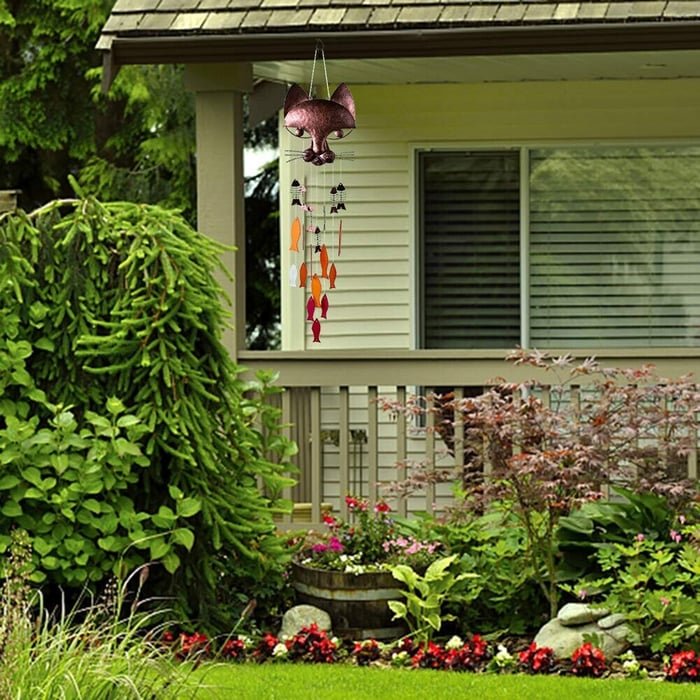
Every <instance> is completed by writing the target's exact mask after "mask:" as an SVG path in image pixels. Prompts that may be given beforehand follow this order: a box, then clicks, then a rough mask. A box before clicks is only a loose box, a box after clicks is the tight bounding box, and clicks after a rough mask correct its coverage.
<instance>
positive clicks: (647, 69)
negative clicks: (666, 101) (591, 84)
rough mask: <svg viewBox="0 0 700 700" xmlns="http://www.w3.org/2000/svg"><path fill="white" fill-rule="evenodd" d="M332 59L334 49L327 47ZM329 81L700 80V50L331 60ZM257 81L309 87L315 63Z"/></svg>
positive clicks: (264, 72)
mask: <svg viewBox="0 0 700 700" xmlns="http://www.w3.org/2000/svg"><path fill="white" fill-rule="evenodd" d="M327 53H329V54H331V55H332V44H331V45H329V46H328V47H327ZM326 64H327V67H328V75H329V79H330V80H331V81H332V82H338V81H340V80H342V81H344V82H346V83H348V84H350V85H359V84H402V83H403V84H406V83H472V82H502V81H505V82H519V81H526V80H527V81H531V80H598V79H644V78H657V79H658V78H696V77H700V50H696V51H691V50H684V51H630V52H625V53H619V52H614V53H612V52H604V53H564V54H534V55H533V54H525V55H508V56H502V55H501V56H450V57H444V56H441V57H423V58H375V59H352V58H351V59H343V60H332V59H331V60H327V62H326ZM253 74H254V75H255V77H256V78H260V79H264V80H271V81H278V82H284V83H295V82H296V83H300V84H302V85H303V84H305V83H306V82H308V80H309V75H310V74H311V61H309V60H304V61H260V62H258V63H255V64H254V65H253Z"/></svg>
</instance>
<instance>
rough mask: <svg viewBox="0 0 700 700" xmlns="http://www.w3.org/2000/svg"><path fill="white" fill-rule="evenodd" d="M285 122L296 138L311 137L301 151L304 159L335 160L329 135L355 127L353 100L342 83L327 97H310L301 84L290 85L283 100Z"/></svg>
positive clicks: (322, 162) (342, 133) (316, 161)
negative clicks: (330, 146) (309, 142)
mask: <svg viewBox="0 0 700 700" xmlns="http://www.w3.org/2000/svg"><path fill="white" fill-rule="evenodd" d="M284 125H285V126H286V127H287V129H288V130H289V131H290V132H291V133H292V134H294V136H298V137H299V138H310V139H311V145H310V146H309V148H307V149H306V150H305V151H304V152H303V153H302V158H303V159H304V160H305V161H306V162H307V163H313V164H314V165H325V164H326V163H332V162H333V161H334V160H335V153H334V152H333V151H332V150H331V149H330V148H329V146H328V138H329V137H335V138H339V139H342V138H343V137H344V136H345V135H346V131H347V130H348V129H354V128H355V101H354V100H353V98H352V94H351V93H350V89H349V88H348V86H347V85H346V84H345V83H340V85H338V87H337V88H336V89H335V92H334V93H333V94H332V95H331V98H330V100H321V99H312V98H310V97H309V95H308V93H307V92H306V90H304V88H302V87H300V86H299V85H292V87H291V88H290V89H289V92H288V93H287V97H286V99H285V101H284Z"/></svg>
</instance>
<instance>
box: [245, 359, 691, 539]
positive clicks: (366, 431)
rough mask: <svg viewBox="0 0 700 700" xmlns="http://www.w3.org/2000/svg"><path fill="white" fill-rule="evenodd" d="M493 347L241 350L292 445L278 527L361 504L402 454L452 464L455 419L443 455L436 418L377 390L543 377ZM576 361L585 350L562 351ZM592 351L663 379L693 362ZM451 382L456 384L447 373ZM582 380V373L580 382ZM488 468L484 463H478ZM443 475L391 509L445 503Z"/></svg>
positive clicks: (398, 470)
mask: <svg viewBox="0 0 700 700" xmlns="http://www.w3.org/2000/svg"><path fill="white" fill-rule="evenodd" d="M506 354H507V353H506V351H501V350H489V351H483V350H479V351H477V350H459V351H453V350H381V351H315V352H314V353H313V355H312V356H311V355H310V354H309V353H308V352H301V351H268V352H264V351H263V352H261V351H240V352H239V362H240V364H241V365H242V366H244V367H245V368H246V372H245V374H244V375H243V376H244V377H245V376H247V377H249V378H252V376H253V375H254V374H255V372H256V371H258V370H261V369H264V370H270V369H273V370H275V371H276V372H278V373H279V380H278V382H277V383H278V385H279V386H281V387H283V388H284V393H282V395H281V399H280V401H281V409H282V422H283V423H284V425H285V431H286V435H287V436H288V437H290V438H291V439H293V440H295V441H296V442H297V444H298V446H299V453H298V454H297V455H296V456H295V458H294V460H293V461H294V464H295V466H296V467H297V469H298V470H299V473H298V475H297V479H298V484H297V486H296V487H294V488H293V489H289V490H288V491H287V493H285V494H284V495H285V497H286V498H290V499H292V500H293V502H294V503H295V504H296V509H295V513H294V514H293V515H291V516H287V517H285V518H284V520H283V523H282V525H283V527H289V528H298V527H300V526H303V527H314V526H318V525H319V524H320V522H321V513H322V508H328V507H330V508H331V509H332V510H333V512H334V513H336V514H340V515H341V516H343V517H346V516H347V511H346V506H345V502H344V496H345V495H346V494H349V493H352V494H355V495H363V496H365V497H367V498H368V499H369V500H370V502H374V501H376V499H377V498H379V497H381V496H382V493H383V487H384V486H386V485H387V484H389V483H390V482H392V481H395V480H401V479H404V478H405V469H404V468H403V467H401V466H398V465H401V464H402V463H405V462H406V461H409V462H412V463H417V462H420V461H423V460H425V461H426V463H429V464H431V465H433V467H434V468H437V469H446V468H449V467H461V466H462V464H461V462H462V459H463V458H462V455H463V449H462V445H463V440H464V430H463V428H464V426H463V425H460V423H459V422H458V421H457V422H456V425H455V432H454V445H453V449H452V451H451V454H450V453H448V451H447V450H446V446H445V443H444V442H443V440H442V439H441V438H440V436H439V435H438V434H437V432H436V431H434V430H432V428H434V427H435V416H434V414H433V413H430V412H428V413H427V415H426V416H425V422H424V424H422V425H418V424H414V425H411V423H410V422H408V421H406V420H405V419H404V418H403V417H402V416H399V417H398V418H397V416H396V415H394V414H392V413H391V412H385V411H382V410H381V408H380V406H379V405H378V403H377V398H378V397H382V396H383V397H390V398H391V399H394V400H396V401H398V402H404V401H405V400H406V398H407V397H408V396H410V395H411V394H413V393H415V392H416V391H419V392H420V393H421V394H424V395H425V394H429V393H430V391H431V390H432V389H433V388H435V387H440V391H442V392H445V390H446V389H447V390H449V389H450V388H452V389H453V390H454V394H455V398H457V399H459V398H460V397H462V396H463V395H464V391H465V389H464V388H465V387H469V388H483V387H486V386H488V385H489V384H494V383H500V382H503V381H505V382H522V381H525V380H528V379H538V380H540V381H542V382H545V381H547V379H548V376H549V377H551V375H548V376H547V375H544V373H543V372H539V374H538V370H535V369H533V368H532V367H529V366H516V365H513V364H511V363H508V362H505V361H504V357H505V355H506ZM571 354H573V355H574V356H576V357H577V358H578V359H584V358H585V357H587V356H590V355H591V353H590V352H584V351H582V352H573V353H571ZM595 354H596V359H597V360H598V361H599V362H600V364H601V365H602V366H605V367H623V368H627V367H638V366H640V365H642V364H644V363H652V364H654V365H655V366H656V369H657V372H658V374H659V375H660V376H663V377H679V376H681V375H684V374H687V373H689V372H692V371H694V370H697V367H698V361H699V360H700V350H698V349H695V348H693V349H683V348H678V349H664V350H663V351H662V352H658V353H657V354H654V352H653V351H649V350H607V351H603V352H599V353H595ZM457 379H458V380H459V386H455V380H457ZM587 381H589V380H588V379H587V378H586V377H583V378H582V381H581V386H584V384H585V383H586V382H587ZM687 468H688V475H689V477H691V478H697V468H698V463H697V446H696V448H695V449H694V450H692V451H691V453H690V454H689V456H688V464H687ZM484 470H485V472H486V473H487V474H488V471H489V465H488V464H485V465H484ZM451 498H452V495H451V485H450V484H448V483H443V484H438V485H437V487H436V486H432V485H431V486H428V487H427V488H426V489H425V493H424V494H422V495H419V496H413V497H410V498H401V499H398V500H395V501H394V502H393V503H392V505H393V506H394V507H395V509H396V511H397V512H398V514H399V515H402V516H403V515H407V514H411V513H415V512H419V511H428V512H434V511H435V510H440V509H442V508H444V507H445V506H446V505H447V504H449V502H450V501H451Z"/></svg>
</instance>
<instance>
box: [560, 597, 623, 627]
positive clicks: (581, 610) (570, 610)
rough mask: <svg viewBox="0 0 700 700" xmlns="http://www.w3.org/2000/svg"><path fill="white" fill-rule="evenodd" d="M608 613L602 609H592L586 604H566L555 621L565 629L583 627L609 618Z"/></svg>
mask: <svg viewBox="0 0 700 700" xmlns="http://www.w3.org/2000/svg"><path fill="white" fill-rule="evenodd" d="M609 616H610V611H609V610H605V609H602V608H594V607H592V606H590V605H586V603H567V604H566V605H565V606H564V607H563V608H562V609H561V610H560V611H559V612H558V613H557V620H559V622H560V623H561V624H562V625H564V626H565V627H574V626H576V625H583V624H585V623H586V622H594V621H595V620H600V618H601V617H609Z"/></svg>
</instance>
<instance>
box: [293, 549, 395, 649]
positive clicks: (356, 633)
mask: <svg viewBox="0 0 700 700" xmlns="http://www.w3.org/2000/svg"><path fill="white" fill-rule="evenodd" d="M291 582H292V586H293V587H294V588H295V589H296V591H297V598H298V599H299V602H301V603H307V604H308V605H315V606H316V607H317V608H321V610H325V611H326V612H327V613H328V614H329V615H330V617H331V622H332V623H333V632H334V634H336V635H338V636H339V637H344V638H350V639H398V638H399V637H401V636H403V635H404V634H405V633H406V628H405V627H404V626H403V625H402V624H401V623H400V622H399V621H392V619H391V618H392V617H393V615H394V614H393V613H392V612H391V610H390V609H389V606H388V605H387V602H388V601H390V600H402V596H401V594H400V593H399V589H398V588H397V581H396V579H395V578H394V577H393V576H392V575H391V574H390V573H389V572H386V571H377V572H371V573H366V574H346V573H343V572H342V571H324V570H322V569H312V568H311V567H308V566H304V565H303V564H299V563H298V562H294V563H293V564H292V575H291Z"/></svg>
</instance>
